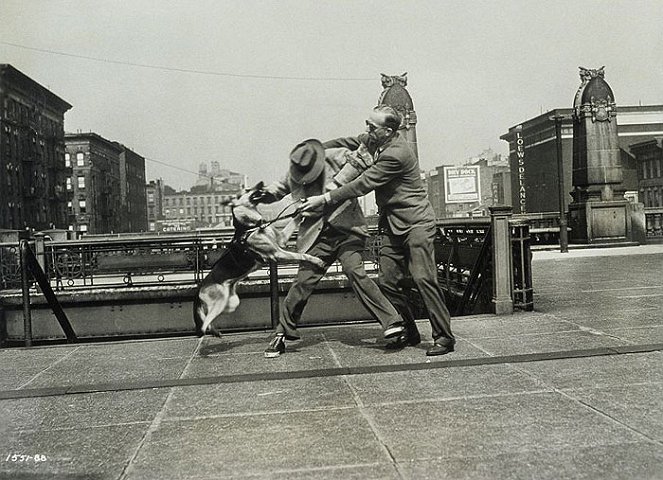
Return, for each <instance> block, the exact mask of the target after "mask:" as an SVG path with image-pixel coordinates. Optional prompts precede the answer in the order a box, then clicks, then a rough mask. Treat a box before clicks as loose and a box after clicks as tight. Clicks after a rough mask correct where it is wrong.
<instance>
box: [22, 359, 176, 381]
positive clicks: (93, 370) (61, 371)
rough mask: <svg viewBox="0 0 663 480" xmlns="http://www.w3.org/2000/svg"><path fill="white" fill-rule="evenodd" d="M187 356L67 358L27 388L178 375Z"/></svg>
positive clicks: (35, 379)
mask: <svg viewBox="0 0 663 480" xmlns="http://www.w3.org/2000/svg"><path fill="white" fill-rule="evenodd" d="M187 360H188V359H186V358H156V357H146V358H138V357H136V358H117V357H108V356H96V355H90V356H88V357H87V358H84V357H77V358H74V357H71V358H70V357H68V358H65V359H63V360H62V361H60V362H58V363H57V364H55V365H53V366H51V367H50V368H48V369H46V370H44V371H42V372H40V373H39V375H37V376H35V377H34V378H33V379H32V381H30V383H28V384H26V385H24V387H26V388H42V387H53V386H63V385H66V386H69V385H71V386H73V385H91V384H97V383H120V382H140V381H150V380H163V379H172V378H178V377H179V376H180V375H181V373H182V371H183V370H184V367H185V366H186V362H187Z"/></svg>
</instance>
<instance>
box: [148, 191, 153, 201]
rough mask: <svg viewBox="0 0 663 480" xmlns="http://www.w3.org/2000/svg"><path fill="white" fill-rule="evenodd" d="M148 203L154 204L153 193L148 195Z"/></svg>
mask: <svg viewBox="0 0 663 480" xmlns="http://www.w3.org/2000/svg"><path fill="white" fill-rule="evenodd" d="M147 201H148V202H150V203H154V194H153V193H148V194H147Z"/></svg>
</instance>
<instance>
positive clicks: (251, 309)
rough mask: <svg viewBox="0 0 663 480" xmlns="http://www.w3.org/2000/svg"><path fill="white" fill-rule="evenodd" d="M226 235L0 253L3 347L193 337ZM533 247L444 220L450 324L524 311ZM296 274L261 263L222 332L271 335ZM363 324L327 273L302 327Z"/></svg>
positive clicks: (488, 225) (441, 251) (2, 249)
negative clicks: (202, 291) (200, 294)
mask: <svg viewBox="0 0 663 480" xmlns="http://www.w3.org/2000/svg"><path fill="white" fill-rule="evenodd" d="M231 236H232V231H231V230H222V231H217V232H205V233H196V234H195V235H190V234H183V235H167V236H163V235H159V236H133V237H118V238H93V239H89V240H85V239H83V240H75V241H74V240H60V241H54V240H51V239H48V238H46V237H44V236H43V235H36V236H35V238H32V239H21V240H19V241H18V242H15V243H4V244H0V262H1V264H2V270H1V271H2V277H1V278H0V282H1V285H2V289H0V314H1V315H0V322H1V323H0V325H1V328H0V332H2V340H3V342H4V343H5V344H8V345H18V344H21V345H24V344H28V345H29V344H32V342H44V341H56V342H57V341H78V340H80V339H88V340H90V339H99V338H116V339H119V338H128V337H146V336H169V335H181V334H191V333H193V320H192V308H193V306H192V301H193V298H194V295H195V294H196V291H197V286H198V284H199V283H200V281H201V280H202V278H203V277H204V275H205V274H206V273H207V272H208V271H209V270H210V269H211V267H212V265H213V264H214V262H215V261H216V260H217V259H218V258H219V257H220V255H221V253H222V252H223V250H224V245H225V244H226V243H227V242H228V241H229V240H230V238H231ZM379 240H380V236H379V235H378V234H377V231H376V230H375V229H373V231H372V236H371V237H370V238H369V240H368V242H367V245H366V250H365V254H364V259H365V266H366V269H367V271H368V272H369V274H370V275H372V276H377V271H378V269H379V258H378V250H379ZM529 241H530V237H529V234H528V224H527V222H522V221H521V220H518V219H515V220H514V219H512V218H511V209H510V207H502V208H495V209H493V212H492V216H491V217H490V218H488V217H486V218H474V219H448V220H443V221H440V222H439V223H438V235H437V239H436V243H435V255H436V259H437V264H438V279H439V282H440V285H441V286H442V288H443V290H444V291H445V293H446V298H447V304H448V306H449V309H450V311H451V313H452V315H456V316H458V315H468V314H476V313H487V312H492V313H511V312H513V310H514V308H515V309H523V310H531V309H532V308H533V299H532V285H531V271H530V251H529ZM290 248H294V245H291V246H290ZM295 273H296V265H294V264H286V265H278V266H277V265H275V264H272V265H267V264H266V265H265V267H264V268H262V269H260V270H258V271H257V272H255V273H254V274H252V275H250V276H249V278H247V279H246V280H244V281H242V282H240V284H239V286H238V294H239V296H240V298H241V304H240V307H239V308H238V309H237V310H236V311H235V312H234V313H232V314H230V315H225V316H223V317H220V318H219V319H217V320H216V321H215V322H216V323H215V326H216V327H217V328H218V329H219V330H221V331H225V332H236V331H249V330H260V329H269V328H272V327H273V326H274V325H275V323H276V322H277V321H278V315H279V302H280V300H281V299H282V298H283V297H284V296H285V294H286V293H287V290H288V288H289V286H290V284H291V283H292V281H293V278H294V275H295ZM402 288H403V289H405V290H406V292H407V293H408V295H409V298H410V299H411V306H412V308H413V311H414V312H415V313H416V314H417V317H418V318H426V317H427V312H426V311H425V307H424V306H423V302H422V301H421V299H420V297H419V295H418V292H417V290H416V288H415V287H414V284H413V283H412V282H407V281H406V282H404V283H403V285H402ZM366 318H367V314H366V311H365V309H364V307H363V306H362V305H361V304H360V303H359V302H358V301H357V300H356V299H355V297H354V294H353V293H352V291H351V289H350V287H349V285H348V283H347V279H346V278H345V276H344V275H343V274H342V273H341V271H340V266H338V265H332V267H331V268H330V270H329V271H328V273H327V275H326V276H325V278H324V279H323V281H322V282H321V284H320V286H319V288H318V289H317V291H316V294H314V296H313V298H312V300H311V302H310V304H309V305H308V306H307V309H306V312H305V315H304V317H303V319H302V325H303V326H307V325H309V326H311V325H325V324H339V323H347V322H361V321H364V322H365V321H366Z"/></svg>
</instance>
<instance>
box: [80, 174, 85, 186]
mask: <svg viewBox="0 0 663 480" xmlns="http://www.w3.org/2000/svg"><path fill="white" fill-rule="evenodd" d="M78 188H85V177H83V176H81V177H78Z"/></svg>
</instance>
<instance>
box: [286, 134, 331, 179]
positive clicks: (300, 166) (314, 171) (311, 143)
mask: <svg viewBox="0 0 663 480" xmlns="http://www.w3.org/2000/svg"><path fill="white" fill-rule="evenodd" d="M324 168H325V149H324V147H323V146H322V143H321V142H320V140H316V139H315V138H311V139H309V140H304V141H303V142H302V143H300V144H299V145H297V146H296V147H295V148H293V149H292V152H290V178H291V179H292V180H293V181H294V182H295V183H298V184H300V185H306V184H308V183H311V182H313V181H315V180H316V179H317V178H318V177H319V176H320V174H321V173H322V171H323V170H324Z"/></svg>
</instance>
